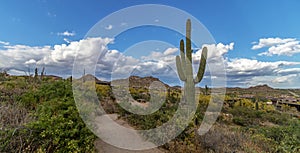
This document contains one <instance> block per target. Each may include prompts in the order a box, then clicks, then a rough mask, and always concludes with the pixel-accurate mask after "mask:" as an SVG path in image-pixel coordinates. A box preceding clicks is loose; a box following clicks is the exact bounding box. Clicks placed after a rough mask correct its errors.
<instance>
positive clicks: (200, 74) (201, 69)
mask: <svg viewBox="0 0 300 153" xmlns="http://www.w3.org/2000/svg"><path fill="white" fill-rule="evenodd" d="M206 59H207V48H206V47H204V48H203V49H202V54H201V60H200V64H199V69H198V73H197V76H196V78H195V79H194V83H199V82H200V81H201V80H202V78H203V75H204V71H205V66H206Z"/></svg>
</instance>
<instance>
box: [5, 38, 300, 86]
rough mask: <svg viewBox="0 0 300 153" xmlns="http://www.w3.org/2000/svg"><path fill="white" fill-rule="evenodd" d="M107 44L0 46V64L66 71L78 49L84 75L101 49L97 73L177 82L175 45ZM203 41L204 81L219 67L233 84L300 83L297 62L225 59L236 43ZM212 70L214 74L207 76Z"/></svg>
mask: <svg viewBox="0 0 300 153" xmlns="http://www.w3.org/2000/svg"><path fill="white" fill-rule="evenodd" d="M110 43H113V39H110V38H87V39H83V40H79V41H72V42H69V43H68V44H61V45H54V46H26V45H6V46H3V47H2V49H1V48H0V69H6V70H9V72H10V73H14V74H22V73H23V74H24V72H27V71H28V69H31V71H33V70H34V68H35V67H38V68H41V67H45V68H46V72H47V74H56V75H65V76H69V75H71V72H72V69H73V63H74V59H75V55H76V54H77V57H76V59H77V60H78V61H79V62H78V65H79V66H80V67H79V71H80V74H83V69H85V70H86V72H87V73H88V72H92V71H93V68H94V67H93V66H94V65H92V66H91V63H92V62H91V61H94V60H98V57H97V56H95V55H98V54H99V52H101V53H103V54H101V57H100V58H99V60H98V61H97V66H96V75H97V77H99V78H102V79H106V80H110V78H111V77H112V76H111V75H112V74H113V77H114V78H120V77H126V76H128V75H132V74H133V75H142V76H149V75H152V76H155V77H160V78H161V79H162V80H163V81H170V80H171V81H174V82H176V81H177V84H178V80H179V79H178V76H177V69H176V63H175V56H176V55H179V54H180V53H179V50H178V48H166V49H165V50H164V51H162V52H158V51H153V52H151V53H150V54H149V55H147V56H142V57H139V58H134V57H132V56H127V55H125V53H122V52H120V51H118V50H109V49H108V48H107V45H108V44H110ZM8 44H9V43H8ZM203 46H207V48H208V67H207V71H206V76H205V79H204V81H205V80H209V79H210V77H213V78H215V77H219V76H218V74H219V73H218V72H220V71H221V70H222V69H223V71H226V73H227V81H228V84H229V85H231V86H250V85H257V84H266V83H267V84H269V85H271V86H274V87H288V86H297V85H298V86H300V84H299V83H297V82H295V81H298V82H300V80H299V73H300V68H299V67H297V66H298V65H300V62H290V61H276V62H265V61H259V60H255V59H247V58H235V59H228V58H225V60H224V56H225V55H226V54H227V53H228V52H229V51H230V50H233V48H234V43H230V44H222V43H219V44H215V45H207V44H206V45H203ZM201 51H202V49H199V50H198V51H196V52H194V53H193V55H192V56H193V63H194V72H196V70H197V66H198V65H199V61H200V58H201ZM221 61H223V62H224V63H223V64H224V65H225V67H222V63H220V62H221ZM81 71H82V72H81ZM211 72H214V73H215V74H217V75H216V76H215V75H214V76H209V75H210V74H211ZM31 73H32V72H31ZM297 77H298V79H297ZM293 82H294V84H293Z"/></svg>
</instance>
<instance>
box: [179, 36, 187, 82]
mask: <svg viewBox="0 0 300 153" xmlns="http://www.w3.org/2000/svg"><path fill="white" fill-rule="evenodd" d="M180 57H181V66H182V69H183V74H184V76H186V61H185V53H184V41H183V40H182V39H181V40H180Z"/></svg>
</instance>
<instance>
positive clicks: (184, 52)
mask: <svg viewBox="0 0 300 153" xmlns="http://www.w3.org/2000/svg"><path fill="white" fill-rule="evenodd" d="M185 41H186V42H185V43H186V45H185V47H186V48H184V41H183V40H182V39H181V41H180V56H176V67H177V71H178V75H179V78H180V80H182V81H184V95H183V98H184V101H185V102H187V103H195V85H196V84H197V83H199V82H200V81H201V80H202V78H203V75H204V71H205V66H206V58H207V48H206V47H203V49H202V54H201V60H200V65H199V69H198V72H197V76H196V78H194V76H193V65H192V63H193V62H192V43H191V20H190V19H188V20H187V22H186V40H185Z"/></svg>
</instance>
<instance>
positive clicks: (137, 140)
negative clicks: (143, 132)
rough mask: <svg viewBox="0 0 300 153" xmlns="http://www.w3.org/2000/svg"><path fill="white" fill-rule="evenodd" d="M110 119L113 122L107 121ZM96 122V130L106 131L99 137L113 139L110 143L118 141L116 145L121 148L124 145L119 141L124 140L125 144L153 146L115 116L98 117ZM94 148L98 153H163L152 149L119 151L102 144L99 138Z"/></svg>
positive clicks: (119, 149) (111, 146)
mask: <svg viewBox="0 0 300 153" xmlns="http://www.w3.org/2000/svg"><path fill="white" fill-rule="evenodd" d="M108 117H109V118H108ZM110 119H111V120H113V121H115V122H109V121H108V120H110ZM96 122H97V124H98V125H99V127H98V128H99V129H101V131H106V132H104V133H103V134H102V135H101V137H102V138H108V139H110V138H111V137H115V138H114V140H112V141H118V139H119V140H120V141H119V142H118V143H119V145H121V146H123V144H122V143H124V141H121V140H125V142H126V143H130V144H137V145H145V146H153V145H154V144H153V143H151V142H148V141H146V140H144V139H143V138H142V137H141V136H140V135H139V134H138V132H136V131H135V130H134V129H133V128H132V127H131V126H130V125H129V124H128V123H127V122H125V121H124V120H121V119H118V115H117V114H109V115H103V116H99V117H97V118H96ZM101 123H105V124H101ZM118 124H119V125H121V126H122V127H126V128H129V129H132V130H130V131H128V130H121V129H119V128H120V127H119V126H118ZM100 125H101V126H100ZM109 137H110V138H109ZM112 139H113V138H112ZM95 147H96V149H97V151H98V152H99V153H163V152H164V151H162V150H159V149H158V148H153V149H149V150H143V151H138V150H126V149H121V148H118V147H115V146H113V145H110V144H108V143H106V142H104V141H103V140H101V139H100V138H98V139H97V140H96V141H95Z"/></svg>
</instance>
